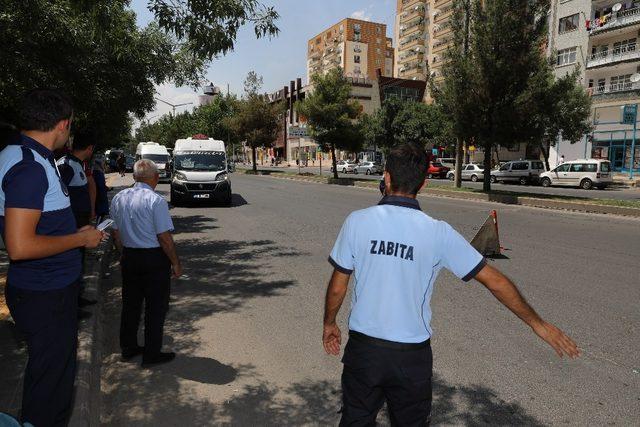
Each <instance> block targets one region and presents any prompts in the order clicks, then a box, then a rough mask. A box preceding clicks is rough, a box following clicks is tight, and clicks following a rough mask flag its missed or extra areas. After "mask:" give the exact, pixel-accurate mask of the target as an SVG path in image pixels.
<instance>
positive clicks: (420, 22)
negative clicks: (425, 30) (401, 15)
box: [400, 17, 425, 37]
mask: <svg viewBox="0 0 640 427" xmlns="http://www.w3.org/2000/svg"><path fill="white" fill-rule="evenodd" d="M424 22H425V19H424V18H422V17H419V18H418V19H416V20H414V21H411V22H409V23H407V24H404V25H401V26H400V37H404V36H408V35H409V34H411V33H413V32H415V31H416V30H418V29H420V28H422V27H424Z"/></svg>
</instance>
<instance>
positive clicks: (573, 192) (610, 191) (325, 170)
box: [238, 165, 640, 200]
mask: <svg viewBox="0 0 640 427" xmlns="http://www.w3.org/2000/svg"><path fill="white" fill-rule="evenodd" d="M238 166H239V168H240V167H242V168H250V166H241V165H238ZM260 169H272V170H285V171H290V172H297V171H298V169H297V168H282V167H274V168H272V167H270V166H260ZM300 170H301V172H303V173H304V172H307V173H315V174H319V173H320V168H319V167H318V166H315V167H307V168H300ZM322 175H323V176H331V175H332V173H331V172H330V171H329V166H326V167H325V165H323V167H322ZM338 175H339V176H340V177H347V178H353V177H354V175H353V174H352V173H349V174H343V173H339V174H338ZM355 176H356V177H357V178H359V179H360V178H362V179H371V180H379V179H380V178H381V175H364V174H358V175H355ZM429 183H433V184H435V185H438V186H442V185H444V186H450V187H453V185H454V182H453V181H450V180H448V179H439V178H434V179H431V180H428V181H427V185H429ZM462 186H463V187H467V188H475V189H482V181H480V182H471V181H462ZM492 188H494V189H496V190H503V191H517V192H523V193H533V194H552V195H555V196H566V197H582V198H599V199H616V200H640V188H623V187H619V186H613V187H609V188H607V189H605V190H597V189H593V190H583V189H581V188H569V187H550V188H544V187H542V186H539V185H519V184H517V183H514V184H502V183H497V184H492Z"/></svg>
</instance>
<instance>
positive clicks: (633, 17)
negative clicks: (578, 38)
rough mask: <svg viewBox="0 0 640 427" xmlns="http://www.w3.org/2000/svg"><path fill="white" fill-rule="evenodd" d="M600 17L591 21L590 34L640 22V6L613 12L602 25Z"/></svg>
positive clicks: (589, 23)
mask: <svg viewBox="0 0 640 427" xmlns="http://www.w3.org/2000/svg"><path fill="white" fill-rule="evenodd" d="M599 22H600V18H599V19H595V20H592V21H589V22H588V24H587V26H588V27H589V28H590V30H589V34H590V35H594V34H598V33H601V32H603V31H607V30H611V29H614V28H620V27H625V26H627V25H632V24H637V23H640V7H635V8H633V9H627V10H625V11H622V12H617V13H616V12H612V13H611V15H610V16H609V18H608V19H607V21H606V23H605V24H602V25H600V24H599Z"/></svg>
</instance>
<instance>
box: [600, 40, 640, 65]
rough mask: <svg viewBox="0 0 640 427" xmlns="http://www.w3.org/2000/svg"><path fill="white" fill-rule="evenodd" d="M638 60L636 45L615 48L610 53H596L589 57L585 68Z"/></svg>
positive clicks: (639, 53)
mask: <svg viewBox="0 0 640 427" xmlns="http://www.w3.org/2000/svg"><path fill="white" fill-rule="evenodd" d="M635 59H640V51H638V47H637V45H636V43H629V44H626V45H622V46H616V47H614V48H613V50H611V51H606V52H598V53H595V54H593V55H591V56H590V57H589V59H588V60H587V68H594V67H600V66H603V65H607V64H613V63H616V62H621V61H629V60H635Z"/></svg>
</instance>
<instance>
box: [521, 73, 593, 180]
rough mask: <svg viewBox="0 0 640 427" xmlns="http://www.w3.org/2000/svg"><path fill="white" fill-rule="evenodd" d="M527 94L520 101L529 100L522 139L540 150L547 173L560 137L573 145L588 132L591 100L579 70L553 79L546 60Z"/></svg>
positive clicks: (532, 80)
mask: <svg viewBox="0 0 640 427" xmlns="http://www.w3.org/2000/svg"><path fill="white" fill-rule="evenodd" d="M528 91H529V93H528V95H527V96H525V97H523V98H524V99H529V100H530V102H529V103H528V105H527V106H526V107H527V110H528V111H529V116H528V119H529V126H528V131H529V132H528V134H527V135H525V137H526V139H527V140H528V143H529V144H531V145H534V146H536V147H538V148H539V149H540V151H541V152H542V155H543V157H544V162H545V166H546V168H547V170H550V167H549V150H550V149H551V146H554V145H555V144H556V141H557V138H558V136H559V135H560V136H562V138H563V139H564V140H568V141H569V142H570V143H572V144H573V143H576V142H577V141H579V140H580V139H581V138H582V137H584V135H585V134H587V133H589V132H591V130H592V125H591V122H590V120H589V119H590V115H591V97H590V96H589V94H588V93H587V91H586V90H585V89H584V87H583V86H582V84H581V83H580V70H579V69H577V68H576V70H574V72H573V73H568V74H566V75H565V76H563V77H560V78H558V79H556V78H555V76H554V74H553V68H552V65H551V61H549V60H547V61H546V63H544V64H542V65H541V67H540V69H539V72H538V73H537V74H536V75H535V76H533V78H532V79H531V84H530V85H529V88H528ZM524 107H525V106H523V108H524Z"/></svg>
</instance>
